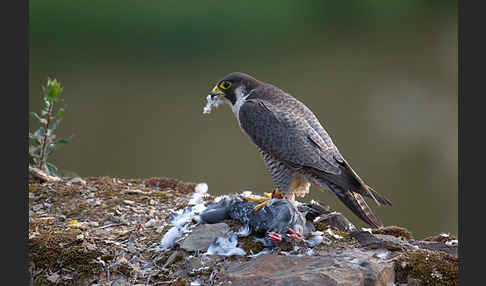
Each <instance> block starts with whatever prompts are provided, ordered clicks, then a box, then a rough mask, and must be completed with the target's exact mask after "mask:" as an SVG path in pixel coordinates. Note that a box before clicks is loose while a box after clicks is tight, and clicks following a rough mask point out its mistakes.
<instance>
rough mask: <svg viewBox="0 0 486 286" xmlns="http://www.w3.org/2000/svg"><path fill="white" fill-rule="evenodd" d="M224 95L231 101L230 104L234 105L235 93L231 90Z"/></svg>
mask: <svg viewBox="0 0 486 286" xmlns="http://www.w3.org/2000/svg"><path fill="white" fill-rule="evenodd" d="M224 97H226V98H227V99H228V100H229V101H231V104H232V105H235V103H236V95H235V94H234V93H233V92H230V93H229V94H226V95H225V96H224Z"/></svg>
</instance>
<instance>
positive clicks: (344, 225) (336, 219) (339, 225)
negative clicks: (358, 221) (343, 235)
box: [316, 212, 356, 232]
mask: <svg viewBox="0 0 486 286" xmlns="http://www.w3.org/2000/svg"><path fill="white" fill-rule="evenodd" d="M316 222H322V223H325V224H326V225H328V226H331V227H333V228H335V229H337V230H339V231H343V232H350V231H353V230H356V227H355V226H354V225H353V224H352V223H351V222H350V221H349V220H348V219H347V218H346V217H345V216H343V215H342V214H341V213H339V212H332V213H330V214H327V215H324V216H322V217H320V218H318V219H317V221H316Z"/></svg>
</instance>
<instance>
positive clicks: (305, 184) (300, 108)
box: [204, 72, 391, 227]
mask: <svg viewBox="0 0 486 286" xmlns="http://www.w3.org/2000/svg"><path fill="white" fill-rule="evenodd" d="M207 100H208V104H207V106H206V107H205V108H204V113H209V112H211V108H212V107H216V106H217V105H219V104H220V103H223V102H226V103H228V104H229V105H230V107H231V109H232V110H233V112H234V114H235V116H236V119H237V120H238V123H239V125H240V127H241V129H242V130H243V132H244V133H246V134H247V135H248V137H249V138H250V140H251V141H252V142H253V143H254V144H255V145H256V146H257V149H258V151H259V152H260V154H261V156H262V158H263V160H264V162H265V165H266V166H267V168H268V170H269V172H270V174H271V177H272V180H273V183H274V185H275V187H276V190H274V192H273V193H272V194H271V195H270V194H269V193H267V194H266V198H265V199H264V200H263V204H265V203H266V202H268V200H269V199H271V198H275V197H285V198H288V199H290V200H293V199H294V195H297V196H301V197H303V196H304V195H305V194H307V193H308V192H309V188H310V186H311V184H312V185H315V186H317V187H318V188H321V189H324V190H328V191H330V192H332V193H334V194H335V195H336V196H337V197H338V198H339V200H340V201H341V202H342V203H344V204H345V205H346V206H347V207H348V208H349V209H350V210H351V211H352V212H353V213H354V214H355V215H357V216H358V217H359V218H361V219H362V220H363V221H364V222H366V223H367V224H369V225H371V226H373V227H380V226H383V224H382V222H381V220H380V219H379V218H378V217H377V216H376V215H375V214H374V213H373V211H372V210H371V209H370V207H369V206H368V204H367V203H366V201H365V199H364V197H368V198H372V199H373V200H374V201H375V202H376V203H377V204H378V205H381V204H384V205H390V206H391V202H390V201H389V200H388V199H386V198H385V197H384V196H382V195H380V194H379V193H377V192H376V191H375V190H373V189H372V188H371V187H370V186H368V185H367V184H365V183H364V181H363V180H362V179H361V178H360V177H359V176H358V174H357V173H356V172H355V171H354V170H353V169H352V168H351V166H350V165H349V164H348V162H347V161H346V160H345V159H344V158H343V156H342V155H341V153H340V152H339V150H338V149H337V147H336V146H335V145H334V143H333V142H332V140H331V137H330V136H329V134H328V133H327V132H326V130H325V129H324V127H322V125H321V124H320V122H319V120H318V119H317V117H316V116H315V115H314V113H312V111H311V110H310V109H309V108H308V107H307V106H305V105H304V104H303V103H302V102H300V101H299V100H297V99H296V98H294V97H293V96H291V95H289V94H288V93H286V92H284V91H283V90H281V89H280V88H278V87H276V86H274V85H272V84H269V83H265V82H261V81H259V80H257V79H255V78H253V77H251V76H250V75H247V74H244V73H240V72H234V73H230V74H228V75H227V76H225V77H224V78H223V79H221V80H220V81H218V83H217V84H216V86H215V87H214V88H213V90H212V91H211V92H210V94H209V95H208V97H207Z"/></svg>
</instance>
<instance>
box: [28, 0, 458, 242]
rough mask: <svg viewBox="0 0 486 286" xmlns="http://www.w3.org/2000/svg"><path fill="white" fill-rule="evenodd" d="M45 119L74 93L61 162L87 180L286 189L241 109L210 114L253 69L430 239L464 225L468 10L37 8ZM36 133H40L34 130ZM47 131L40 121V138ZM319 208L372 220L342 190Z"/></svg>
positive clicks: (292, 4) (56, 158) (34, 44)
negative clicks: (299, 104) (218, 95)
mask: <svg viewBox="0 0 486 286" xmlns="http://www.w3.org/2000/svg"><path fill="white" fill-rule="evenodd" d="M29 5H30V47H29V53H30V76H29V110H30V111H38V110H39V109H40V99H41V97H40V93H41V89H40V87H41V85H42V84H43V83H44V82H45V81H46V79H47V77H48V76H50V77H55V78H57V79H58V80H60V81H61V83H62V85H63V86H64V96H65V102H66V104H67V110H66V116H65V119H64V121H63V123H62V124H61V126H60V129H59V130H58V135H59V136H61V137H63V136H69V135H71V134H75V137H74V139H73V140H72V142H71V143H69V144H68V145H66V146H64V147H63V148H62V149H60V150H58V151H56V152H55V153H54V155H53V156H52V158H51V161H52V162H53V163H54V164H55V165H56V166H58V167H59V168H61V169H64V170H67V171H72V172H74V173H77V174H79V175H80V176H83V177H86V176H115V177H125V178H149V177H156V176H157V177H159V176H168V177H175V178H178V179H182V180H186V181H192V182H207V183H208V184H209V191H210V193H212V194H225V193H230V192H237V191H242V190H253V191H255V192H257V193H262V192H264V191H271V189H272V187H273V186H272V181H271V178H270V175H269V174H268V172H267V170H266V168H265V166H264V164H263V161H262V160H261V158H260V157H259V155H258V153H257V151H256V148H255V146H254V145H252V144H251V143H250V141H249V140H248V139H247V137H246V135H244V134H243V133H242V132H241V131H240V129H239V127H238V124H237V122H236V120H235V118H234V116H233V114H232V112H231V110H230V109H229V108H228V106H221V107H219V108H218V109H216V110H215V111H214V112H213V113H212V114H210V115H209V116H208V115H203V114H202V109H203V106H204V105H205V103H206V102H205V97H206V95H207V93H208V92H209V91H210V89H211V88H212V87H213V86H214V85H215V83H216V82H217V80H218V79H220V78H221V77H223V76H224V75H226V74H227V73H229V72H232V71H241V72H246V73H249V74H251V75H253V76H255V77H256V78H257V79H260V80H263V81H266V82H270V83H273V84H275V85H277V86H279V87H280V88H282V89H283V90H285V91H287V92H289V93H290V94H292V95H294V96H295V97H297V98H299V99H300V100H301V101H303V102H304V103H305V104H306V105H308V106H309V107H310V108H311V109H312V110H313V111H314V113H315V114H316V115H317V116H318V118H319V119H320V120H321V122H322V123H323V125H324V126H325V128H326V129H327V130H328V132H329V133H330V135H331V136H332V138H333V140H334V143H336V145H337V146H338V147H339V149H340V151H341V153H342V154H343V155H344V156H345V158H347V160H348V161H349V162H350V163H351V165H352V166H353V168H354V169H355V170H356V171H357V172H358V173H359V174H360V176H361V177H362V178H363V179H365V181H366V182H367V183H368V184H369V185H371V186H373V187H374V188H375V189H376V190H377V191H379V192H380V193H382V194H384V195H385V196H386V197H388V198H389V199H391V200H392V202H393V207H376V206H375V205H374V204H373V202H370V205H371V206H372V207H373V209H374V210H375V211H376V213H377V214H378V215H379V216H380V217H381V218H382V220H383V222H384V224H385V225H400V226H404V227H407V228H408V229H409V230H410V231H412V233H413V234H414V236H415V237H416V238H423V237H424V236H427V235H432V234H437V233H439V232H452V233H454V234H457V229H458V199H457V197H458V167H457V166H458V151H457V147H458V129H457V118H458V117H457V115H458V114H457V102H458V98H457V88H458V80H457V79H458V65H457V61H458V57H457V52H458V50H457V16H456V14H457V8H456V6H457V4H456V2H455V1H418V0H416V1H412V0H410V1H385V0H374V1H362V0H354V1H282V0H280V1H215V0H208V1H160V0H158V1H154V0H146V1H121V0H117V1H113V0H105V1H73V0H62V1H61V0H44V1H31V2H29ZM32 124H33V122H32ZM36 127H37V126H35V124H34V125H32V126H31V129H33V128H36ZM310 199H315V200H318V201H320V202H322V203H326V204H329V205H331V206H332V207H333V208H334V209H336V210H338V211H341V212H343V213H344V214H345V215H347V216H348V217H349V218H350V219H351V220H352V221H353V222H354V223H356V224H357V225H358V226H362V227H364V226H365V225H364V224H362V223H361V222H360V220H359V219H357V218H356V217H355V216H353V215H352V214H351V213H350V212H349V211H347V209H345V207H344V205H342V204H341V203H340V202H339V201H338V200H337V199H336V198H335V197H334V196H333V195H330V194H329V193H324V192H320V191H318V190H316V189H313V191H311V193H310V195H308V196H307V197H306V200H310Z"/></svg>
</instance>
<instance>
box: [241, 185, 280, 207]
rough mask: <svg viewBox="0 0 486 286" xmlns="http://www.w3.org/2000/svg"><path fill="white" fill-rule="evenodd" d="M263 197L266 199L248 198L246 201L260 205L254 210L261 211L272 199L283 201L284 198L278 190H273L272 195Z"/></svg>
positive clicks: (265, 194)
mask: <svg viewBox="0 0 486 286" xmlns="http://www.w3.org/2000/svg"><path fill="white" fill-rule="evenodd" d="M263 196H264V198H253V197H246V199H247V200H248V201H252V202H256V203H259V204H258V205H256V206H255V207H254V208H253V209H254V210H255V211H257V210H259V209H261V208H262V207H264V206H265V205H266V204H268V202H269V201H270V200H271V199H282V198H283V197H282V195H281V194H280V192H279V191H278V190H277V189H275V190H273V192H272V193H263Z"/></svg>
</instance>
